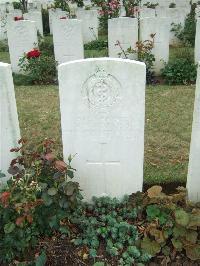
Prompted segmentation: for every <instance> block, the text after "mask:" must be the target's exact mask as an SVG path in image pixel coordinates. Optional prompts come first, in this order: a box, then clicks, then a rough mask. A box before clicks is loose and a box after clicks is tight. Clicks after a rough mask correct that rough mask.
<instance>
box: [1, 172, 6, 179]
mask: <svg viewBox="0 0 200 266" xmlns="http://www.w3.org/2000/svg"><path fill="white" fill-rule="evenodd" d="M3 177H6V175H5V174H4V173H2V171H1V170H0V178H3Z"/></svg>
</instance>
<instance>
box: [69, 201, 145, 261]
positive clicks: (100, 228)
mask: <svg viewBox="0 0 200 266" xmlns="http://www.w3.org/2000/svg"><path fill="white" fill-rule="evenodd" d="M136 217H137V209H136V208H133V207H131V206H130V205H129V198H128V197H125V198H124V199H123V200H122V201H119V200H117V199H116V198H114V199H110V198H108V197H102V198H93V203H91V204H87V203H86V204H84V205H83V206H82V209H80V210H79V211H77V213H76V215H75V214H73V217H72V218H71V222H72V223H74V224H76V225H77V226H78V228H79V230H80V235H79V237H78V238H76V239H74V244H75V245H86V246H88V248H89V255H90V257H96V256H97V255H98V249H99V247H100V243H101V242H102V241H104V242H105V251H106V253H107V254H108V255H109V256H111V257H117V258H119V263H120V265H129V264H130V263H131V262H134V261H136V262H144V259H143V256H146V253H144V252H142V251H141V250H140V249H139V247H136V243H137V240H138V237H139V235H138V231H137V228H136V227H135V226H134V225H132V224H131V223H129V222H128V221H135V219H136ZM148 258H149V259H150V256H149V257H148ZM146 261H148V260H146Z"/></svg>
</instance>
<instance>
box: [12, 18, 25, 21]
mask: <svg viewBox="0 0 200 266" xmlns="http://www.w3.org/2000/svg"><path fill="white" fill-rule="evenodd" d="M23 19H24V18H23V17H14V21H18V20H23Z"/></svg>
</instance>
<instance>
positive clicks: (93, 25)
mask: <svg viewBox="0 0 200 266" xmlns="http://www.w3.org/2000/svg"><path fill="white" fill-rule="evenodd" d="M76 15H77V18H78V19H80V20H82V32H83V42H84V43H88V42H91V41H93V40H96V39H97V38H98V24H99V23H98V11H97V10H81V9H78V10H77V12H76Z"/></svg>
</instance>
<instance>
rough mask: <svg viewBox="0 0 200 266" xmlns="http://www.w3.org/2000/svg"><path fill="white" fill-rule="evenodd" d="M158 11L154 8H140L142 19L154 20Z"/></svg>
mask: <svg viewBox="0 0 200 266" xmlns="http://www.w3.org/2000/svg"><path fill="white" fill-rule="evenodd" d="M155 16H156V11H155V9H154V8H147V7H142V8H140V18H154V17H155Z"/></svg>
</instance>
